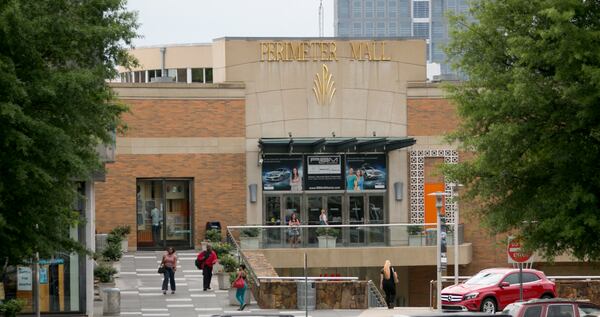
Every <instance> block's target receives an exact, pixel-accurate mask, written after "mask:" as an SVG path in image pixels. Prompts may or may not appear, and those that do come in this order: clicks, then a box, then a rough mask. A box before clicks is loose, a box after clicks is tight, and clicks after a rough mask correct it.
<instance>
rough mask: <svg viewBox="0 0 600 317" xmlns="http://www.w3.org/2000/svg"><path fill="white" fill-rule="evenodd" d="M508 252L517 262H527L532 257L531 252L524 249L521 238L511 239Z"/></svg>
mask: <svg viewBox="0 0 600 317" xmlns="http://www.w3.org/2000/svg"><path fill="white" fill-rule="evenodd" d="M506 252H507V253H508V256H509V257H510V258H511V259H513V261H515V262H517V263H523V262H527V261H529V258H531V253H529V252H524V251H523V250H522V248H521V241H520V240H519V239H512V240H510V241H509V242H508V248H507V249H506Z"/></svg>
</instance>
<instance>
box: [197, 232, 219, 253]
mask: <svg viewBox="0 0 600 317" xmlns="http://www.w3.org/2000/svg"><path fill="white" fill-rule="evenodd" d="M215 242H221V232H220V231H219V230H217V229H210V230H207V231H206V235H205V239H204V240H203V241H200V245H201V246H202V251H206V245H208V244H209V243H215Z"/></svg>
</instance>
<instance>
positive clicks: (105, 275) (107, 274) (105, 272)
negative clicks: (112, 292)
mask: <svg viewBox="0 0 600 317" xmlns="http://www.w3.org/2000/svg"><path fill="white" fill-rule="evenodd" d="M115 274H117V270H116V269H115V268H114V267H112V265H110V264H108V263H101V264H99V265H98V266H96V268H95V269H94V279H95V280H98V287H99V288H100V289H103V288H107V287H114V286H115V281H114V275H115Z"/></svg>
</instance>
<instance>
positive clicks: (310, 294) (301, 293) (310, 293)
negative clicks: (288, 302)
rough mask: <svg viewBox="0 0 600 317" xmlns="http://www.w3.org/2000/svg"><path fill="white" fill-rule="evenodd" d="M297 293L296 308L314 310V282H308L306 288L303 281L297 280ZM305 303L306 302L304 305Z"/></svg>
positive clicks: (315, 292)
mask: <svg viewBox="0 0 600 317" xmlns="http://www.w3.org/2000/svg"><path fill="white" fill-rule="evenodd" d="M296 286H297V293H298V299H297V300H298V309H306V308H305V307H308V310H315V307H316V306H317V288H316V287H315V282H308V289H307V288H306V283H305V282H304V281H297V282H296ZM305 303H307V304H306V305H305Z"/></svg>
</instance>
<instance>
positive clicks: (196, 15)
mask: <svg viewBox="0 0 600 317" xmlns="http://www.w3.org/2000/svg"><path fill="white" fill-rule="evenodd" d="M333 1H334V0H323V8H324V11H325V15H324V16H325V19H324V20H325V21H324V35H325V36H333ZM128 8H129V10H133V11H138V21H139V23H140V27H139V29H138V33H139V34H140V35H142V36H143V37H142V38H140V39H137V40H135V41H134V43H135V46H137V47H139V46H149V45H161V44H176V43H177V44H181V43H209V42H212V40H213V39H215V38H220V37H224V36H248V37H274V36H290V37H292V36H302V37H311V36H318V35H319V22H318V20H319V15H318V14H319V0H168V1H167V0H128Z"/></svg>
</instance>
